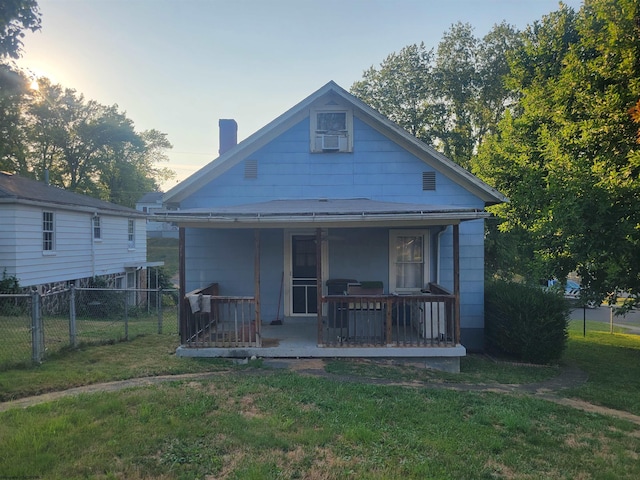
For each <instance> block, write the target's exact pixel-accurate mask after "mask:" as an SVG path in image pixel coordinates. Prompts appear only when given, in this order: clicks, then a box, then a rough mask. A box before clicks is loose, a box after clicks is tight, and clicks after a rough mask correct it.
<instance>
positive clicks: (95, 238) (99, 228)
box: [91, 215, 102, 242]
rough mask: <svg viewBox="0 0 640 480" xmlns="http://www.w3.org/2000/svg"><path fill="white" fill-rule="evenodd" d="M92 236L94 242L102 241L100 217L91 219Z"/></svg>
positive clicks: (95, 216) (96, 216)
mask: <svg viewBox="0 0 640 480" xmlns="http://www.w3.org/2000/svg"><path fill="white" fill-rule="evenodd" d="M96 220H97V221H98V225H97V229H98V236H96ZM91 235H92V236H93V241H94V242H101V241H102V219H101V218H100V215H94V216H93V217H91Z"/></svg>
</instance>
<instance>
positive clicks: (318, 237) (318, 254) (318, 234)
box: [316, 228, 323, 345]
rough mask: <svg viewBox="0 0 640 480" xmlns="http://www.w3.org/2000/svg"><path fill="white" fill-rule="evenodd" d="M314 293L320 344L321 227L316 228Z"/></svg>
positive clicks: (321, 342)
mask: <svg viewBox="0 0 640 480" xmlns="http://www.w3.org/2000/svg"><path fill="white" fill-rule="evenodd" d="M316 290H317V292H316V294H317V301H316V304H317V308H316V310H317V311H318V314H317V315H318V345H322V344H323V341H322V337H323V335H322V229H321V228H316Z"/></svg>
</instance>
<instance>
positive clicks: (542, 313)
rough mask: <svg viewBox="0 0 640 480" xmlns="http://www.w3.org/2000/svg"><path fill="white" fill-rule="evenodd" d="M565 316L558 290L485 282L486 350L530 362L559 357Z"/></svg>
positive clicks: (566, 323) (567, 312)
mask: <svg viewBox="0 0 640 480" xmlns="http://www.w3.org/2000/svg"><path fill="white" fill-rule="evenodd" d="M568 319H569V306H568V305H567V303H566V302H565V300H564V298H563V297H562V296H561V295H559V294H558V293H555V292H551V291H544V290H542V289H540V288H536V287H530V286H527V285H522V284H519V283H513V282H506V281H492V282H488V283H487V285H486V288H485V335H486V340H487V346H488V347H489V348H490V349H493V350H497V351H498V352H502V353H505V354H507V355H510V356H513V357H515V358H517V359H519V360H522V361H525V362H531V363H550V362H553V361H556V360H559V359H560V357H561V356H562V352H563V351H564V349H565V346H566V342H567V325H568Z"/></svg>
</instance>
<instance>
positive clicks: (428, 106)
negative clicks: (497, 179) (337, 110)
mask: <svg viewBox="0 0 640 480" xmlns="http://www.w3.org/2000/svg"><path fill="white" fill-rule="evenodd" d="M518 42H519V37H518V34H517V32H516V31H515V30H514V29H513V27H511V26H509V25H507V24H506V23H501V24H499V25H495V26H494V27H493V29H492V30H491V31H490V32H489V33H488V34H487V35H485V37H483V38H482V39H479V38H477V37H475V36H474V34H473V28H472V27H471V25H469V24H463V23H457V24H455V25H453V26H452V27H451V29H450V30H449V31H448V32H446V33H445V35H444V37H443V39H442V41H441V42H440V44H439V45H438V48H437V52H435V53H434V51H433V50H427V48H426V47H425V45H424V43H421V44H419V45H409V46H407V47H405V48H403V49H402V50H401V51H400V52H399V53H397V54H396V53H392V54H391V55H389V56H388V57H387V58H386V59H385V60H384V61H383V62H382V63H381V64H380V67H379V68H375V67H373V66H372V67H370V68H369V69H368V70H366V71H365V72H364V75H363V79H362V80H360V81H357V82H355V83H354V84H353V85H352V87H351V93H353V94H354V95H356V96H357V97H359V98H360V99H361V100H363V101H364V102H366V103H368V104H369V105H371V106H372V107H373V108H375V109H377V110H378V111H379V112H380V113H382V114H383V115H385V116H387V117H388V118H389V119H390V120H392V121H394V122H396V123H397V124H398V125H400V126H401V127H403V128H404V129H405V130H407V131H408V132H410V133H411V134H413V135H415V136H416V137H418V138H420V139H421V140H422V141H424V142H425V143H427V144H429V145H432V146H435V147H436V148H439V149H440V150H442V152H443V153H444V154H445V155H447V156H448V157H449V158H451V159H452V160H454V161H455V162H457V163H458V164H460V165H462V166H464V167H468V166H469V162H470V160H471V157H472V156H473V155H474V153H475V151H476V149H477V147H478V146H479V145H480V144H481V143H482V141H483V139H484V137H485V136H486V135H487V134H488V133H490V132H493V131H494V130H495V126H496V124H497V122H498V120H499V119H500V117H501V114H502V112H504V110H505V108H506V107H507V106H508V105H509V104H510V103H511V92H510V91H508V90H507V89H506V88H505V86H504V83H503V78H502V75H504V73H506V72H507V71H508V65H507V62H506V52H507V51H508V50H510V49H512V48H514V46H515V45H517V44H518Z"/></svg>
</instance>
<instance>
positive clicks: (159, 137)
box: [99, 130, 175, 207]
mask: <svg viewBox="0 0 640 480" xmlns="http://www.w3.org/2000/svg"><path fill="white" fill-rule="evenodd" d="M140 139H141V140H142V142H143V145H144V148H142V149H139V148H130V146H128V145H125V146H124V148H123V149H122V150H121V151H120V152H119V153H118V155H117V156H114V157H113V158H112V159H111V161H109V162H108V163H107V164H105V165H104V167H103V168H102V169H101V171H100V182H99V183H100V186H101V189H102V190H103V191H104V192H105V193H104V195H103V197H104V198H105V199H107V200H108V201H110V202H113V203H117V204H120V205H126V206H129V207H134V206H135V204H136V202H137V201H138V200H139V199H140V197H142V195H144V194H145V193H147V192H151V191H155V190H158V188H159V183H160V182H164V181H166V180H169V179H171V178H173V176H174V175H175V173H174V172H173V171H172V170H170V169H168V168H166V167H159V166H158V164H160V163H162V162H166V161H168V157H167V155H166V154H165V151H166V150H168V149H170V148H172V145H171V143H170V142H169V140H168V139H167V134H166V133H162V132H159V131H158V130H146V131H144V132H142V133H141V134H140Z"/></svg>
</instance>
